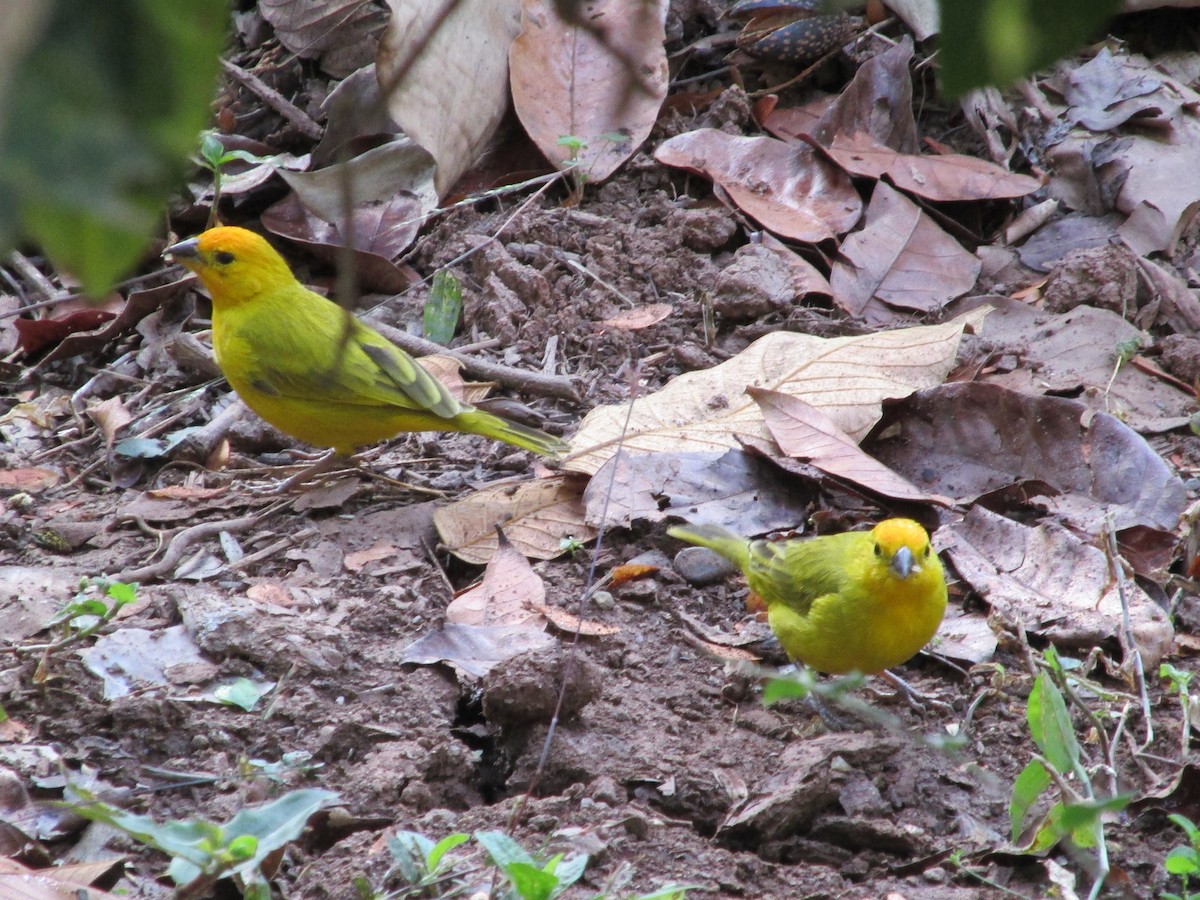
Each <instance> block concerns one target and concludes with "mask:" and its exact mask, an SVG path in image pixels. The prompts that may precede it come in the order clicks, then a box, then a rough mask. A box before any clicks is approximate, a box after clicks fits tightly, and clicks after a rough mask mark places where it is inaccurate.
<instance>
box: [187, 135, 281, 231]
mask: <svg viewBox="0 0 1200 900" xmlns="http://www.w3.org/2000/svg"><path fill="white" fill-rule="evenodd" d="M272 159H274V157H262V156H255V155H254V154H253V153H247V152H246V151H245V150H226V149H225V145H224V144H222V143H221V139H220V138H219V137H217V133H216V132H215V131H206V132H204V134H202V135H200V164H201V165H203V166H204V168H206V169H208V170H209V171H210V172H211V173H212V177H213V202H212V208H211V209H210V210H209V211H208V225H207V226H206V227H208V228H212V227H213V226H214V225H216V224H217V207H218V206H220V205H221V179H222V176H223V174H224V170H225V167H226V166H227V165H229V164H230V163H231V162H234V161H235V160H241V161H243V162H248V163H264V162H270V161H271V160H272Z"/></svg>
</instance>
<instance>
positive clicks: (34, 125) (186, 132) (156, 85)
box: [0, 0, 229, 296]
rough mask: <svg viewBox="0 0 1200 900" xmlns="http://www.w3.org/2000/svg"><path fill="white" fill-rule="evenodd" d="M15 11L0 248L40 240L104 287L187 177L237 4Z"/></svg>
mask: <svg viewBox="0 0 1200 900" xmlns="http://www.w3.org/2000/svg"><path fill="white" fill-rule="evenodd" d="M31 11H32V14H33V15H35V16H40V18H30V16H31ZM5 17H6V19H7V21H6V22H5V26H4V27H5V28H6V29H8V28H14V29H17V30H18V31H19V32H20V34H21V35H22V38H23V39H22V40H21V41H20V43H19V46H18V51H17V52H15V53H10V54H9V58H7V59H5V61H4V65H5V69H6V74H7V75H8V78H7V80H6V81H4V83H3V84H2V85H0V88H3V90H4V96H3V97H0V101H2V102H0V253H6V252H7V250H8V249H9V248H10V247H11V246H12V244H13V243H14V242H15V241H17V240H19V239H21V238H26V239H29V240H32V241H34V242H36V243H38V244H40V245H41V246H42V247H43V248H44V249H45V250H46V252H47V253H48V254H49V255H50V258H51V260H52V261H53V262H54V264H55V265H56V266H58V267H60V268H62V269H66V270H69V271H71V272H73V273H74V274H75V275H76V276H78V277H79V278H80V279H81V280H82V282H83V285H84V288H85V290H86V291H87V292H88V293H89V294H91V295H92V296H100V295H102V294H103V293H104V292H105V291H107V290H108V288H109V287H110V286H111V285H112V283H113V282H114V281H115V280H117V279H118V278H119V277H120V276H122V275H123V274H125V273H126V272H127V271H128V270H129V269H130V268H132V266H133V265H134V264H135V263H136V262H137V260H138V258H139V257H140V255H141V254H142V252H143V251H144V248H145V245H146V243H147V240H148V239H149V237H150V235H151V234H152V233H153V232H154V230H155V229H156V228H158V227H159V226H160V222H161V218H162V207H163V203H164V201H165V200H166V199H167V198H168V197H169V196H170V194H171V193H172V192H174V191H175V190H177V189H178V187H179V185H180V183H181V182H182V180H183V175H184V173H185V172H186V169H187V165H188V155H189V153H190V152H191V150H192V148H193V146H194V144H195V140H196V134H197V132H198V131H199V130H200V129H201V127H203V125H204V123H205V121H206V120H207V119H208V117H209V115H210V103H211V101H212V94H213V86H214V83H215V81H216V74H217V71H218V64H219V57H220V52H221V49H222V46H223V45H224V42H225V35H226V32H227V30H228V27H229V4H228V2H227V0H108V2H106V3H74V2H69V0H47V2H45V3H34V4H28V3H27V4H21V5H20V6H19V7H18V8H17V11H15V12H14V11H9V12H6V14H5ZM10 17H11V18H10ZM114 48H119V50H114Z"/></svg>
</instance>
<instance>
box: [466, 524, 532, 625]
mask: <svg viewBox="0 0 1200 900" xmlns="http://www.w3.org/2000/svg"><path fill="white" fill-rule="evenodd" d="M545 605H546V585H545V583H544V582H543V581H542V578H541V576H540V575H538V574H537V572H535V571H533V567H532V566H531V565H529V560H527V559H526V558H525V557H524V556H523V555H522V554H521V552H520V551H519V550H517V549H516V548H515V547H513V546H512V544H509V543H507V542H501V543H500V545H499V547H497V549H496V552H495V553H493V554H492V558H491V559H490V560H488V564H487V568H486V569H485V570H484V572H483V579H482V580H481V581H480V582H479V584H477V585H475V586H474V587H472V588H468V589H467V590H465V591H463V592H462V593H461V594H459V595H458V596H457V597H455V598H454V599H453V600H451V601H450V605H449V606H447V607H446V621H447V622H453V623H455V624H456V625H488V626H491V625H528V626H539V625H540V626H543V627H544V626H545V617H544V616H543V615H542V614H541V613H540V612H538V609H539V608H540V607H542V606H545Z"/></svg>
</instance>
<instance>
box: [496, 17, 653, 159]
mask: <svg viewBox="0 0 1200 900" xmlns="http://www.w3.org/2000/svg"><path fill="white" fill-rule="evenodd" d="M566 10H570V11H571V12H572V13H573V14H574V15H575V16H578V17H579V20H580V21H582V22H583V23H584V24H583V26H581V25H580V24H577V22H575V21H568V20H567V19H565V18H564V17H563V16H562V12H563V11H566ZM522 12H523V15H522V20H521V25H522V30H521V35H520V37H518V38H517V40H516V41H515V42H514V43H513V45H512V49H511V51H510V53H509V59H510V62H511V66H512V93H513V105H514V106H515V108H516V111H517V115H518V116H519V117H520V119H521V124H522V125H524V126H525V131H526V133H528V135H529V136H530V138H532V139H533V142H534V143H535V144H536V145H537V147H538V149H539V150H541V151H542V155H543V156H545V157H546V159H547V160H549V161H550V163H551V164H552V165H554V166H556V167H558V168H560V169H565V168H567V167H569V166H570V165H572V164H577V165H578V166H579V168H580V170H581V171H582V172H583V173H585V174H586V176H587V179H588V181H590V182H598V181H603V180H605V179H606V178H608V176H609V175H611V174H612V173H613V172H615V171H616V169H617V167H618V166H620V165H621V164H622V163H623V162H625V160H627V159H628V158H629V157H630V156H632V155H633V153H634V152H635V151H636V150H637V149H638V147H640V146H641V145H642V142H643V141H645V140H646V138H647V137H648V136H649V134H650V129H651V128H652V127H653V126H654V122H655V120H656V119H657V118H658V110H659V107H661V106H662V101H663V98H664V97H665V96H666V95H667V82H668V79H669V72H668V69H667V54H666V50H665V48H664V41H665V40H666V34H665V31H664V26H663V23H664V21H665V18H666V13H667V3H666V0H643V2H639V3H625V2H621V0H589V2H586V3H577V4H573V5H565V6H564V5H562V4H557V3H554V2H551V0H525V2H524V3H523V10H522ZM563 138H571V139H572V140H577V141H579V142H580V144H581V145H580V147H579V148H578V151H577V152H576V153H575V154H574V155H573V154H572V151H571V148H568V147H565V146H563V145H562V144H561V143H560V141H561V139H563Z"/></svg>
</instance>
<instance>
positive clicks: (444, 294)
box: [421, 270, 463, 345]
mask: <svg viewBox="0 0 1200 900" xmlns="http://www.w3.org/2000/svg"><path fill="white" fill-rule="evenodd" d="M462 308H463V300H462V287H461V285H459V283H458V279H457V278H455V277H454V276H453V275H452V274H451V273H450V272H447V271H445V270H442V271H441V272H438V273H437V274H436V275H434V276H433V283H432V284H431V285H430V286H429V299H428V300H427V301H426V302H425V309H424V311H423V312H422V314H421V328H422V329H423V330H424V332H425V337H426V338H428V339H429V340H431V341H433V342H434V343H435V344H443V345H444V344H449V343H450V341H451V340H452V339H453V338H454V332H455V330H456V329H457V328H458V320H459V318H460V317H461V316H462Z"/></svg>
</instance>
